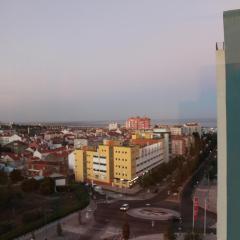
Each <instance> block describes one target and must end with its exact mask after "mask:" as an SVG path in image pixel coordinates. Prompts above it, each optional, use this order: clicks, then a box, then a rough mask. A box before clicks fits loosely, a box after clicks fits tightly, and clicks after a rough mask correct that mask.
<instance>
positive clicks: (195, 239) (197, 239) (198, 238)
mask: <svg viewBox="0 0 240 240" xmlns="http://www.w3.org/2000/svg"><path fill="white" fill-rule="evenodd" d="M184 240H202V235H200V234H199V233H194V232H193V233H187V234H186V235H185V237H184Z"/></svg>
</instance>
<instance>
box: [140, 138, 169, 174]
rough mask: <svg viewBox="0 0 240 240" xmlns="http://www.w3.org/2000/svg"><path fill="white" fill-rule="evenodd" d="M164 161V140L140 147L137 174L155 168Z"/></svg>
mask: <svg viewBox="0 0 240 240" xmlns="http://www.w3.org/2000/svg"><path fill="white" fill-rule="evenodd" d="M163 162H164V142H163V141H159V142H157V143H154V144H151V145H148V146H145V147H142V148H140V149H139V157H138V159H137V160H136V174H137V176H140V175H142V174H143V173H145V172H147V171H149V170H151V169H152V168H155V167H156V166H158V165H160V164H162V163H163Z"/></svg>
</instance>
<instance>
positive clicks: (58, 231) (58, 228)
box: [57, 222, 63, 236]
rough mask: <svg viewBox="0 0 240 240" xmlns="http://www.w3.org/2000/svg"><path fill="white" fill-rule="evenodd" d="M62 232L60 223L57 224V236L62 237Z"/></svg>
mask: <svg viewBox="0 0 240 240" xmlns="http://www.w3.org/2000/svg"><path fill="white" fill-rule="evenodd" d="M62 234H63V231H62V225H61V223H60V222H58V223H57V235H58V236H62Z"/></svg>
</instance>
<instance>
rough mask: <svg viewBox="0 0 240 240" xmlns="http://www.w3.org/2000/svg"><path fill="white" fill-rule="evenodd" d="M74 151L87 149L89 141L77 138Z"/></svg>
mask: <svg viewBox="0 0 240 240" xmlns="http://www.w3.org/2000/svg"><path fill="white" fill-rule="evenodd" d="M73 144H74V149H79V148H81V147H85V146H87V145H88V140H87V139H84V138H76V139H74V143H73Z"/></svg>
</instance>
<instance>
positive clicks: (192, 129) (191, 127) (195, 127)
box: [183, 123, 202, 137]
mask: <svg viewBox="0 0 240 240" xmlns="http://www.w3.org/2000/svg"><path fill="white" fill-rule="evenodd" d="M193 133H198V134H199V136H200V137H201V135H202V128H201V126H200V124H199V123H186V124H184V125H183V134H185V135H192V134H193Z"/></svg>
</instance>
